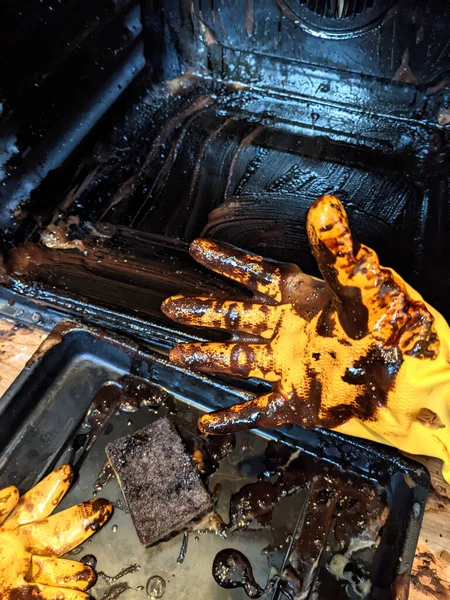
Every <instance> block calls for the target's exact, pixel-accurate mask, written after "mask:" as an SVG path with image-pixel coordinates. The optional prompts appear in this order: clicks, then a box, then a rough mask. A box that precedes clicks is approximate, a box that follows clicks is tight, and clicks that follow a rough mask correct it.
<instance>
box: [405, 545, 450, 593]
mask: <svg viewBox="0 0 450 600" xmlns="http://www.w3.org/2000/svg"><path fill="white" fill-rule="evenodd" d="M433 562H434V557H433V555H432V554H431V553H429V552H422V553H421V554H418V555H417V556H416V560H415V568H414V572H413V574H412V575H411V584H412V586H413V587H414V588H415V589H416V590H418V591H419V592H422V593H423V594H425V595H429V596H431V597H432V598H437V599H438V600H444V599H445V598H448V589H447V588H446V587H444V585H443V584H442V582H441V580H440V578H439V576H438V574H437V572H436V569H435V568H433Z"/></svg>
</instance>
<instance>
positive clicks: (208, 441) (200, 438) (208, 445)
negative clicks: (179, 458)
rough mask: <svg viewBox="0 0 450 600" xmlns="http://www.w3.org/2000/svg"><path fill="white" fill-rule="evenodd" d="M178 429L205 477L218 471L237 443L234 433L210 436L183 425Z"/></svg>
mask: <svg viewBox="0 0 450 600" xmlns="http://www.w3.org/2000/svg"><path fill="white" fill-rule="evenodd" d="M178 431H179V433H180V435H181V437H182V438H183V442H184V445H185V447H186V450H187V452H188V454H189V455H190V456H191V457H192V460H193V461H194V463H195V464H196V466H197V469H198V470H199V471H200V473H201V475H202V476H203V477H205V476H206V477H209V476H210V475H212V474H213V473H215V472H216V471H217V469H218V468H219V463H220V461H221V460H222V459H224V458H225V456H227V455H228V454H229V453H230V452H231V451H232V449H233V448H234V446H235V444H236V438H235V436H234V434H229V435H218V436H208V435H204V434H201V433H199V432H194V431H191V430H188V429H186V428H185V427H183V426H182V425H180V426H179V427H178Z"/></svg>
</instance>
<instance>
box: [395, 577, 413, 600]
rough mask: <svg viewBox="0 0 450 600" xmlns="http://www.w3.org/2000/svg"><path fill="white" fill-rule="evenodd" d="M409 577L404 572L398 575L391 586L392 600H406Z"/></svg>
mask: <svg viewBox="0 0 450 600" xmlns="http://www.w3.org/2000/svg"><path fill="white" fill-rule="evenodd" d="M410 583H411V575H410V574H409V573H407V572H406V571H405V572H404V573H399V575H397V577H396V578H395V579H394V582H393V584H392V585H391V598H392V600H408V597H409V586H410Z"/></svg>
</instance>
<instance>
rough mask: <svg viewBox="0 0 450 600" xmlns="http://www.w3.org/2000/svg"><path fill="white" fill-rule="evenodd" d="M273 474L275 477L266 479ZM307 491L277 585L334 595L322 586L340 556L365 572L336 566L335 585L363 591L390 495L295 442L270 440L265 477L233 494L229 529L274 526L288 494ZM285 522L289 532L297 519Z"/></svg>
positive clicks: (301, 591)
mask: <svg viewBox="0 0 450 600" xmlns="http://www.w3.org/2000/svg"><path fill="white" fill-rule="evenodd" d="M268 476H270V477H271V478H270V480H268V479H265V478H264V477H268ZM312 481H313V482H314V483H313V485H311V482H312ZM302 491H308V496H307V504H306V505H305V506H304V507H303V509H302V503H301V501H300V498H299V501H298V503H297V507H298V508H297V514H298V515H300V513H301V512H302V510H303V519H302V522H301V523H300V531H295V532H294V531H291V538H292V536H294V537H293V538H292V539H290V543H289V545H288V548H287V549H285V555H284V556H285V558H284V561H283V565H284V566H283V568H282V572H281V574H280V577H279V582H278V584H277V585H280V587H281V588H282V589H285V590H286V591H288V590H290V592H291V593H297V594H301V593H305V592H307V591H309V590H310V589H312V586H315V587H314V589H319V588H320V593H321V596H320V597H321V598H322V597H323V598H325V597H332V596H328V594H326V593H325V592H326V590H325V589H323V587H321V586H323V581H324V577H325V575H324V572H325V571H326V570H327V569H328V566H327V565H332V564H333V563H332V562H331V561H332V560H333V557H334V556H336V559H334V560H335V563H336V564H341V563H342V564H345V565H346V566H345V568H346V573H347V572H348V573H350V572H351V570H352V569H353V570H355V569H356V571H358V573H359V575H357V574H356V571H355V576H354V577H350V575H349V576H348V577H347V576H343V575H341V578H340V577H339V573H340V571H339V569H337V570H336V569H335V568H334V569H333V568H332V567H330V568H331V572H333V573H335V574H334V575H333V577H334V578H335V580H334V581H335V583H334V585H333V586H332V587H336V586H337V587H340V589H341V590H342V591H343V590H344V589H345V588H346V586H350V588H352V586H353V587H354V588H355V590H356V589H360V587H361V585H362V584H361V578H363V575H362V574H363V573H365V575H364V577H365V581H366V583H365V584H364V585H366V586H367V585H369V587H370V563H371V560H372V557H373V555H374V553H375V552H376V550H377V547H378V544H379V535H380V530H381V528H382V526H383V525H384V523H385V521H386V518H387V515H388V511H387V509H386V507H387V504H386V497H385V495H384V494H381V495H380V492H379V490H378V489H377V488H376V486H374V485H373V484H371V483H369V482H365V481H361V480H360V479H358V478H357V477H354V476H351V475H349V474H344V473H343V472H342V471H340V470H339V469H338V468H336V467H333V466H331V465H326V464H321V463H319V462H318V461H317V460H316V459H315V458H313V457H311V456H308V455H307V454H305V453H303V452H301V451H299V450H297V451H296V450H295V449H293V448H292V447H290V446H287V445H285V444H280V443H278V442H269V444H268V446H267V449H266V455H265V476H261V478H260V480H259V481H257V482H255V483H251V484H247V485H245V486H244V487H243V488H241V490H239V492H237V493H235V494H234V495H233V496H232V498H231V501H230V523H229V525H228V530H229V531H236V530H247V529H261V528H263V527H267V526H270V525H271V523H272V520H273V515H274V510H275V507H276V506H277V505H278V504H280V506H282V503H283V501H284V499H285V498H286V497H289V496H292V495H296V494H299V493H300V492H302ZM281 510H282V509H281ZM281 514H282V513H281ZM283 522H284V525H285V526H287V528H288V530H289V528H291V529H292V525H293V523H288V522H286V520H285V519H284V520H283ZM285 536H286V534H285ZM358 544H359V546H358ZM358 547H360V548H361V549H364V552H365V557H364V554H363V555H361V556H360V554H361V552H360V551H358V550H357V549H358ZM355 548H356V550H355ZM274 551H277V550H276V549H273V550H269V554H270V553H273V552H274ZM353 552H354V555H353ZM345 556H346V558H345V559H344V557H345ZM343 561H344V563H343ZM358 578H359V579H358ZM336 579H337V582H339V583H336ZM363 579H364V578H363ZM364 585H363V588H364ZM363 588H361V589H363Z"/></svg>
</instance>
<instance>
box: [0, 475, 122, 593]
mask: <svg viewBox="0 0 450 600" xmlns="http://www.w3.org/2000/svg"><path fill="white" fill-rule="evenodd" d="M72 479H73V474H72V469H71V467H70V466H68V465H64V466H62V467H59V468H58V469H56V470H55V471H53V472H52V473H50V475H48V476H47V477H46V478H45V479H43V480H42V481H41V482H40V483H38V484H37V485H36V486H35V487H34V488H32V489H31V490H30V491H29V492H27V493H26V494H24V495H23V496H21V497H20V498H19V492H18V490H17V488H15V487H14V486H10V487H7V488H4V489H2V490H0V600H21V599H22V598H23V599H26V600H32V599H33V598H36V600H84V599H85V598H89V596H88V594H85V593H84V590H86V589H88V588H89V587H91V586H92V585H93V584H94V583H95V580H96V575H95V573H94V571H93V570H92V569H91V568H90V567H89V566H87V565H84V564H83V563H80V562H75V561H72V560H65V559H60V558H57V557H58V556H62V555H63V554H66V552H70V550H72V549H73V548H75V547H76V546H78V545H79V544H81V543H82V542H84V541H85V540H86V539H88V538H89V537H90V536H91V535H92V534H93V533H95V532H96V531H97V530H98V529H100V527H101V526H102V525H103V524H104V523H105V522H106V521H107V520H108V519H109V517H110V516H111V514H112V506H111V504H109V503H108V502H107V501H106V500H103V499H98V500H97V499H96V500H91V501H89V502H83V503H82V504H78V505H77V506H72V507H71V508H68V509H67V510H64V511H62V512H60V513H58V514H56V515H53V516H52V517H50V518H47V517H49V515H50V514H51V513H52V512H53V511H54V510H55V508H56V506H57V505H58V504H59V502H60V501H61V499H62V497H63V496H64V494H65V493H66V492H67V490H68V489H69V487H70V484H71V482H72Z"/></svg>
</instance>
